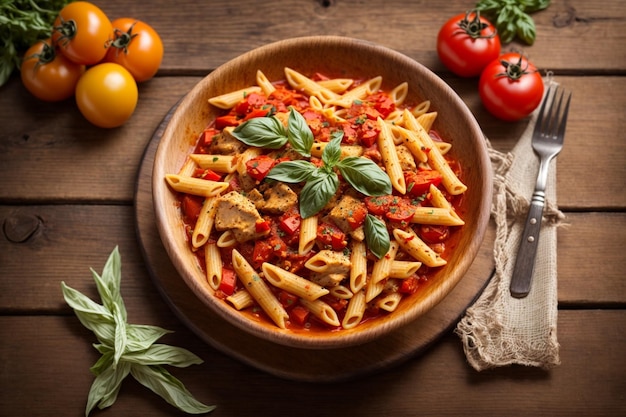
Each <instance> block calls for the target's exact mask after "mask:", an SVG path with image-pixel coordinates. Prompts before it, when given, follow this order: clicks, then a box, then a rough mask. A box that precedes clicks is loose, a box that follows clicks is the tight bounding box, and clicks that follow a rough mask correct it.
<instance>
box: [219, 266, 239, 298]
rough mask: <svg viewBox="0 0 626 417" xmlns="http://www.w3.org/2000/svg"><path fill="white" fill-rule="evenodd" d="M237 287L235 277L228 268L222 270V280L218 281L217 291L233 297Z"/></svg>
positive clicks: (233, 272)
mask: <svg viewBox="0 0 626 417" xmlns="http://www.w3.org/2000/svg"><path fill="white" fill-rule="evenodd" d="M236 286H237V275H236V274H235V271H233V270H232V269H230V268H222V280H221V281H220V286H219V288H218V289H219V290H220V291H222V292H223V293H224V294H226V295H233V292H235V287H236Z"/></svg>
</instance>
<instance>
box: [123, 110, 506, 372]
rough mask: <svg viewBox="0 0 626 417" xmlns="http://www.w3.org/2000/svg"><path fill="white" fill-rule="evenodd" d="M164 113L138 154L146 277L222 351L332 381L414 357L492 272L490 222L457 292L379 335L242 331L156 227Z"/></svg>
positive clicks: (267, 367) (449, 325)
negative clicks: (304, 341) (341, 343)
mask: <svg viewBox="0 0 626 417" xmlns="http://www.w3.org/2000/svg"><path fill="white" fill-rule="evenodd" d="M175 108H176V106H174V107H173V108H172V109H171V110H170V111H169V112H168V114H167V115H166V117H165V118H164V119H163V121H162V122H161V124H160V125H159V127H158V128H157V130H156V131H155V132H154V135H153V137H152V139H151V140H150V142H149V144H148V146H147V147H146V150H145V153H144V155H143V158H142V161H141V164H140V167H139V172H138V177H137V184H136V191H135V215H136V222H137V223H136V227H137V234H138V238H139V244H140V246H141V248H142V252H143V256H144V258H145V261H146V265H147V266H148V270H149V273H150V276H151V277H152V279H153V281H154V284H155V285H156V287H157V288H158V289H159V291H160V293H161V294H162V296H163V297H164V299H165V301H166V302H167V303H168V304H169V306H170V307H171V309H172V310H173V311H174V313H175V314H176V315H177V316H178V317H179V319H180V320H181V321H182V322H183V323H184V324H185V325H186V326H188V327H189V328H190V329H191V330H192V331H193V332H195V333H196V334H197V335H198V336H199V337H200V338H201V339H202V340H204V341H205V342H206V343H208V344H209V345H211V346H213V347H214V348H216V349H218V350H219V351H221V352H223V353H225V354H227V355H229V356H231V357H233V358H235V359H237V360H240V361H242V362H244V363H246V364H248V365H251V366H253V367H255V368H257V369H260V370H262V371H265V372H268V373H270V374H273V375H276V376H278V377H281V378H286V379H292V380H299V381H309V382H330V381H339V380H347V379H351V378H355V377H357V376H359V375H363V374H366V373H371V372H375V371H381V370H383V369H385V368H388V367H390V366H392V365H395V364H399V363H401V362H403V361H405V360H407V359H409V358H411V357H415V356H417V355H418V354H420V353H422V352H423V351H424V350H425V349H427V348H428V347H429V346H430V345H431V344H433V343H434V342H436V341H437V340H438V339H439V337H440V336H442V335H443V334H445V333H446V332H448V331H450V330H451V329H453V328H454V326H455V325H456V323H457V322H458V320H459V319H460V318H461V316H462V315H463V314H464V312H465V310H466V308H467V307H468V306H470V305H471V304H472V303H473V301H474V300H475V299H476V297H477V296H478V295H479V294H480V293H481V292H482V290H483V288H484V287H485V285H486V284H487V282H488V281H489V279H490V278H491V275H492V273H493V269H494V264H493V255H492V252H493V242H494V238H495V227H494V226H493V225H492V224H491V225H490V227H489V230H488V231H487V233H486V235H485V239H484V241H483V244H482V246H481V248H480V250H479V253H478V256H477V258H476V260H475V261H474V263H473V264H472V266H471V267H470V269H469V271H468V272H467V274H466V275H465V277H464V278H463V279H462V280H461V281H460V282H459V284H458V285H457V286H456V287H455V288H454V290H453V291H452V292H451V293H450V294H449V295H448V296H447V297H446V298H444V299H443V301H441V302H440V303H439V304H438V305H437V306H435V307H434V308H433V309H432V310H430V311H429V312H428V313H427V314H425V315H423V316H421V317H420V318H418V319H417V320H416V321H415V322H413V323H411V324H408V325H406V326H404V327H402V328H400V329H398V330H395V331H394V332H392V333H390V334H389V335H387V336H385V337H384V338H382V339H380V340H376V341H373V342H369V343H366V344H363V345H359V346H353V347H349V348H343V349H296V348H292V347H287V346H283V345H279V344H275V343H272V342H269V341H267V340H263V339H260V338H257V337H255V336H252V335H250V334H247V333H245V332H244V331H243V330H241V329H239V328H237V327H235V326H233V325H231V324H230V323H227V322H226V321H225V320H223V319H222V318H220V317H219V316H218V315H217V314H215V313H213V312H212V311H210V310H209V309H208V307H206V306H205V305H204V304H203V303H202V302H201V301H200V299H199V298H197V297H196V296H195V294H194V293H193V292H192V291H191V289H190V288H189V287H188V286H187V284H185V282H184V281H183V279H182V278H181V277H180V276H179V274H178V272H177V271H176V269H175V268H174V266H173V265H172V263H171V262H170V260H169V258H168V256H167V253H166V251H165V248H164V247H163V245H162V243H161V239H160V236H159V233H158V230H157V227H156V220H155V216H154V209H153V203H152V185H151V181H152V165H153V161H154V155H155V152H156V149H157V146H158V143H159V140H160V139H161V135H162V134H163V131H164V129H165V126H167V123H168V121H169V119H170V117H171V115H172V113H173V112H174V110H175Z"/></svg>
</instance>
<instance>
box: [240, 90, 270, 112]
mask: <svg viewBox="0 0 626 417" xmlns="http://www.w3.org/2000/svg"><path fill="white" fill-rule="evenodd" d="M265 102H266V98H265V96H264V95H262V94H259V93H250V94H248V95H246V98H245V99H243V100H241V101H240V102H239V104H237V105H236V106H235V111H236V112H237V114H241V115H245V114H247V113H248V112H250V110H251V109H255V108H259V107H261V106H263V105H264V104H265Z"/></svg>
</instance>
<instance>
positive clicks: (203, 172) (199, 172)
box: [193, 168, 222, 181]
mask: <svg viewBox="0 0 626 417" xmlns="http://www.w3.org/2000/svg"><path fill="white" fill-rule="evenodd" d="M193 176H194V177H196V178H202V179H204V180H209V181H219V180H221V179H222V176H221V175H220V174H218V173H217V172H215V171H213V170H212V169H209V168H206V169H202V168H197V169H196V170H195V171H194V173H193Z"/></svg>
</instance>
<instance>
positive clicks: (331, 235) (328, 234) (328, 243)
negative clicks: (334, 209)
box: [317, 223, 348, 250]
mask: <svg viewBox="0 0 626 417" xmlns="http://www.w3.org/2000/svg"><path fill="white" fill-rule="evenodd" d="M317 240H318V241H319V242H320V243H321V244H322V245H324V246H325V247H330V248H332V249H333V250H342V249H343V248H345V247H346V246H347V244H348V242H347V241H346V235H345V234H344V233H343V232H342V231H341V229H340V228H338V227H337V226H335V225H334V224H331V223H322V224H320V225H319V226H317Z"/></svg>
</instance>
